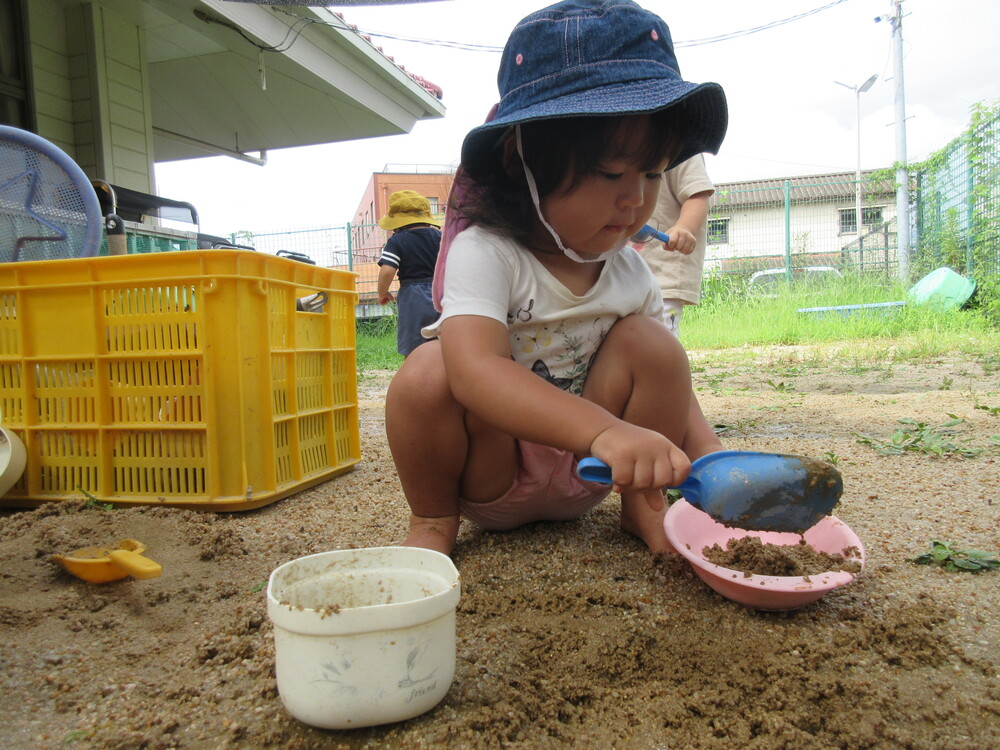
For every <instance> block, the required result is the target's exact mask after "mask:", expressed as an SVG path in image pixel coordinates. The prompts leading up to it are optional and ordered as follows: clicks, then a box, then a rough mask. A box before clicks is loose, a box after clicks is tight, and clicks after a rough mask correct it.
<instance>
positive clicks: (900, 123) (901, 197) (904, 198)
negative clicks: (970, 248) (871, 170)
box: [875, 0, 911, 283]
mask: <svg viewBox="0 0 1000 750" xmlns="http://www.w3.org/2000/svg"><path fill="white" fill-rule="evenodd" d="M892 10H893V13H892V16H891V17H890V18H888V19H886V20H888V21H889V24H890V25H891V26H892V42H893V45H892V68H893V84H894V86H893V101H894V102H895V105H896V238H897V245H898V246H899V247H898V249H897V251H896V252H897V256H898V258H899V278H900V279H901V280H902V281H903V283H908V282H909V280H910V249H911V248H910V177H909V173H908V171H907V168H906V163H907V157H906V98H905V95H904V91H903V0H893V2H892ZM881 20H883V19H881V18H876V19H875V21H876V22H878V21H881Z"/></svg>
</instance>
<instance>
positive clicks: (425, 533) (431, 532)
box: [403, 514, 459, 555]
mask: <svg viewBox="0 0 1000 750" xmlns="http://www.w3.org/2000/svg"><path fill="white" fill-rule="evenodd" d="M458 523H459V516H441V517H440V518H423V517H421V516H415V515H412V514H411V515H410V533H409V534H407V536H406V539H404V540H403V546H404V547H423V548H424V549H432V550H434V551H435V552H441V553H443V554H445V555H450V554H451V551H452V550H453V549H454V548H455V540H456V539H458Z"/></svg>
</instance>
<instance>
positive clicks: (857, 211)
mask: <svg viewBox="0 0 1000 750" xmlns="http://www.w3.org/2000/svg"><path fill="white" fill-rule="evenodd" d="M877 79H878V74H877V73H876V74H875V75H873V76H872V77H871V78H869V79H868V80H867V81H865V82H864V83H862V84H861V85H860V86H848V85H847V84H846V83H841V82H840V81H834V83H836V84H837V85H839V86H843V87H844V88H845V89H850V90H851V91H853V92H854V95H855V99H856V105H857V117H858V169H857V172H856V173H855V185H854V221H855V223H856V224H857V227H858V250H859V251H860V250H861V95H862V94H863V93H865V92H866V91H867V90H868V89H870V88H871V87H872V86H873V85H874V84H875V81H876V80H877Z"/></svg>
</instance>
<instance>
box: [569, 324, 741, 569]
mask: <svg viewBox="0 0 1000 750" xmlns="http://www.w3.org/2000/svg"><path fill="white" fill-rule="evenodd" d="M584 397H585V398H589V399H591V400H593V401H595V402H596V403H598V404H601V405H602V406H604V408H606V409H607V410H608V411H610V412H611V413H612V414H618V415H620V416H621V418H622V419H624V420H625V421H626V422H630V423H632V424H635V425H639V426H640V427H646V428H648V429H652V430H656V431H657V432H659V433H661V434H662V435H664V436H666V437H667V438H668V439H669V440H670V441H671V442H673V443H674V445H677V446H679V447H681V448H682V449H684V450H685V452H687V453H688V456H689V457H691V458H697V457H698V455H702V453H709V452H711V451H712V450H719V449H720V448H721V444H720V445H719V447H717V448H711V449H709V446H710V444H711V443H712V440H713V439H714V441H715V442H716V443H717V442H718V439H717V438H715V437H714V433H713V432H712V428H711V427H710V426H709V425H708V423H707V422H705V419H704V416H702V413H701V408H700V407H699V406H698V403H697V400H696V399H695V397H694V393H693V391H692V389H691V371H690V367H689V365H688V359H687V354H686V353H685V352H684V349H683V347H682V346H681V344H680V342H679V341H678V340H677V339H676V337H674V336H673V335H672V334H671V333H670V332H669V331H668V330H667V329H666V327H665V326H663V325H662V324H660V323H659V321H655V320H653V319H652V318H644V317H640V316H633V317H628V318H623V319H622V320H620V321H618V323H616V324H615V325H614V327H613V328H612V329H611V331H610V332H609V333H608V336H607V338H606V339H605V340H604V343H603V344H602V345H601V349H600V352H599V354H598V356H597V359H596V360H595V362H594V365H593V367H592V368H591V370H590V373H589V374H588V377H587V384H586V387H585V388H584ZM709 435H711V437H709ZM689 451H690V452H689ZM693 454H696V455H693ZM654 492H655V494H653V493H622V510H621V526H622V529H624V530H625V531H627V532H628V533H630V534H633V535H634V536H637V537H639V538H640V539H642V540H643V541H644V542H645V543H646V546H647V547H649V549H650V551H652V552H666V551H670V550H671V549H672V548H671V546H670V543H669V542H668V541H667V536H666V533H665V532H664V530H663V516H664V514H665V513H666V505H665V503H658V502H657V500H662V494H660V493H659V492H658V491H654ZM651 499H652V500H653V503H652V504H651V503H650V502H649V501H650V500H651ZM653 506H656V507H653Z"/></svg>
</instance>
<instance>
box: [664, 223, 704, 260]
mask: <svg viewBox="0 0 1000 750" xmlns="http://www.w3.org/2000/svg"><path fill="white" fill-rule="evenodd" d="M666 234H667V235H669V236H670V242H664V243H663V249H664V250H672V251H674V252H678V253H681V254H683V255H690V254H691V253H692V252H694V249H695V247H696V246H697V244H698V240H697V238H695V236H694V233H693V232H692V231H691V230H690V229H688V228H687V227H686V226H684V225H683V224H674V225H673V226H672V227H670V229H668V230H667V231H666Z"/></svg>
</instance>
